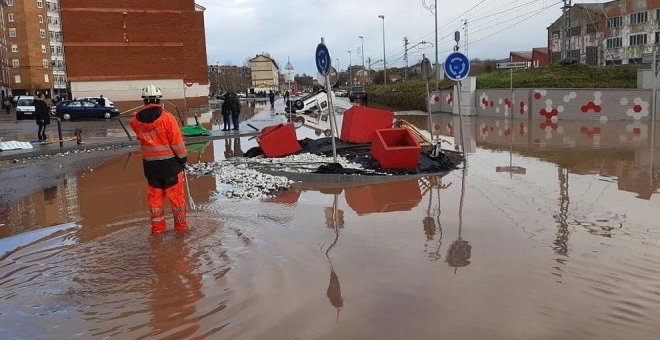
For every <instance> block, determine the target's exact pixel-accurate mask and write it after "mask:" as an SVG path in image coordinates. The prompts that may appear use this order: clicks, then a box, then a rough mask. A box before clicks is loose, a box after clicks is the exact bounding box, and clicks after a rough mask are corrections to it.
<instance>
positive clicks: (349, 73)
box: [348, 50, 353, 86]
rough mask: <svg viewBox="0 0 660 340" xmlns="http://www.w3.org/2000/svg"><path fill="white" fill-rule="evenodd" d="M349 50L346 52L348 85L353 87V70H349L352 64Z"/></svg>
mask: <svg viewBox="0 0 660 340" xmlns="http://www.w3.org/2000/svg"><path fill="white" fill-rule="evenodd" d="M352 56H353V55H352V54H351V50H348V84H349V85H351V86H353V70H351V65H352V64H353V59H352Z"/></svg>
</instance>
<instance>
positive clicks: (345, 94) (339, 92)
mask: <svg viewBox="0 0 660 340" xmlns="http://www.w3.org/2000/svg"><path fill="white" fill-rule="evenodd" d="M335 96H337V97H348V91H346V90H337V91H335Z"/></svg>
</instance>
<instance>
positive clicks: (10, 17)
mask: <svg viewBox="0 0 660 340" xmlns="http://www.w3.org/2000/svg"><path fill="white" fill-rule="evenodd" d="M7 21H9V22H14V21H16V14H14V13H9V14H7Z"/></svg>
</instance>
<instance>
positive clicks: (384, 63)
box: [378, 14, 387, 85]
mask: <svg viewBox="0 0 660 340" xmlns="http://www.w3.org/2000/svg"><path fill="white" fill-rule="evenodd" d="M378 17H379V18H381V19H383V78H385V85H387V61H386V60H385V16H384V15H382V14H381V15H379V16H378Z"/></svg>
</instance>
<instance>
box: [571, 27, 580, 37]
mask: <svg viewBox="0 0 660 340" xmlns="http://www.w3.org/2000/svg"><path fill="white" fill-rule="evenodd" d="M580 35H582V26H576V27H571V31H570V33H569V36H570V37H576V36H580Z"/></svg>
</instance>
